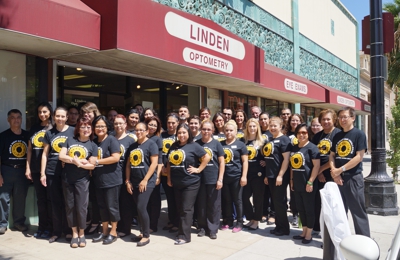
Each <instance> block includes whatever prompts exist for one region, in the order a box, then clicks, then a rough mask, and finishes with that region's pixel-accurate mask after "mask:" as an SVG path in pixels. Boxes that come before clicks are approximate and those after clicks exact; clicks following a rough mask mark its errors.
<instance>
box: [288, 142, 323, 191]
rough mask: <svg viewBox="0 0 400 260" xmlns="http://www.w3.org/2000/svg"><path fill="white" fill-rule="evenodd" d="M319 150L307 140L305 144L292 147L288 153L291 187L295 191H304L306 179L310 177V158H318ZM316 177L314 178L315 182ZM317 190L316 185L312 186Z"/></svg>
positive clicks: (311, 167)
mask: <svg viewBox="0 0 400 260" xmlns="http://www.w3.org/2000/svg"><path fill="white" fill-rule="evenodd" d="M319 158H320V155H319V150H318V148H317V146H316V145H315V144H313V143H311V142H309V143H308V144H307V145H306V146H303V147H301V148H300V147H299V146H298V145H295V146H293V147H292V152H291V153H290V167H291V168H292V171H293V188H294V190H295V191H306V185H307V181H308V180H309V179H310V176H311V173H312V170H313V168H314V164H313V162H312V160H315V159H319ZM316 180H317V178H315V180H314V184H316ZM314 189H315V190H317V188H316V187H314Z"/></svg>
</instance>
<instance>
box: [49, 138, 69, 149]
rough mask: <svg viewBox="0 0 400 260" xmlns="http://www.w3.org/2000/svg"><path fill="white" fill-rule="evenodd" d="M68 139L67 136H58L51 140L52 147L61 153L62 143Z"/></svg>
mask: <svg viewBox="0 0 400 260" xmlns="http://www.w3.org/2000/svg"><path fill="white" fill-rule="evenodd" d="M66 141H67V137H65V136H58V137H56V138H55V139H54V140H53V141H52V142H51V148H53V150H54V151H56V152H57V153H59V152H60V151H61V145H62V144H63V143H65V142H66Z"/></svg>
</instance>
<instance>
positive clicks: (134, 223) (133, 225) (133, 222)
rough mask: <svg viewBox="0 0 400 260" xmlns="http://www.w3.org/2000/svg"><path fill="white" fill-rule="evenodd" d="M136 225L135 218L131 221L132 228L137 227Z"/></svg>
mask: <svg viewBox="0 0 400 260" xmlns="http://www.w3.org/2000/svg"><path fill="white" fill-rule="evenodd" d="M137 225H138V221H137V218H133V219H132V227H137Z"/></svg>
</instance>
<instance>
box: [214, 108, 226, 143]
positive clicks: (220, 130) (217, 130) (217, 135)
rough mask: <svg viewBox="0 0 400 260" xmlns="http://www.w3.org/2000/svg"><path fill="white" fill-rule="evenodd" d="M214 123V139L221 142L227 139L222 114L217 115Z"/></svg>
mask: <svg viewBox="0 0 400 260" xmlns="http://www.w3.org/2000/svg"><path fill="white" fill-rule="evenodd" d="M212 121H213V123H214V139H217V140H218V141H220V142H222V141H224V140H225V139H226V137H225V133H224V125H225V119H224V115H223V114H222V113H221V112H217V113H215V115H214V117H213V120H212Z"/></svg>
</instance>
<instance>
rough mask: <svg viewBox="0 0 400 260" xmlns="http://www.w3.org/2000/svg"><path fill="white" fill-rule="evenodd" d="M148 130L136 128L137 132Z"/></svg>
mask: <svg viewBox="0 0 400 260" xmlns="http://www.w3.org/2000/svg"><path fill="white" fill-rule="evenodd" d="M145 131H146V130H145V129H136V130H135V132H137V133H141V132H145Z"/></svg>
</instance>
